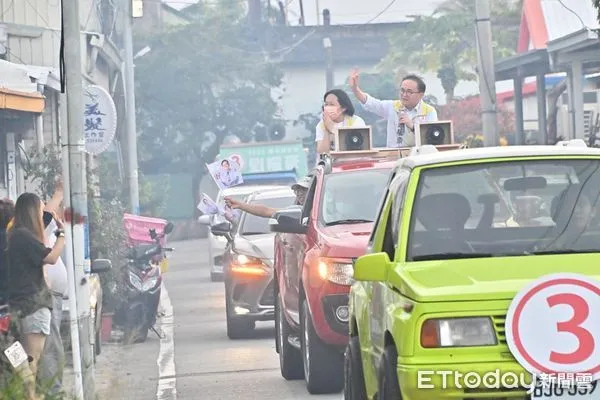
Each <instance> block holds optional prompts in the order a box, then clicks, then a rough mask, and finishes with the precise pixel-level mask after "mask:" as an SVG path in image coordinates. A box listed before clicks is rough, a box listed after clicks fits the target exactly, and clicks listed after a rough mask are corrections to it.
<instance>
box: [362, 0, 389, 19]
mask: <svg viewBox="0 0 600 400" xmlns="http://www.w3.org/2000/svg"><path fill="white" fill-rule="evenodd" d="M395 2H396V0H392V1H391V2H390V4H388V5H387V6H386V7H385V8H384V9H383V10H381V11H380V12H379V14H377V15H376V16H374V17H373V18H371V19H370V20H368V21H367V22H365V25H366V24H370V23H371V22H373V21H375V20H376V19H377V18H379V17H381V16H382V15H383V13H384V12H386V11H387V10H389V9H390V7H392V6H393V5H394V3H395Z"/></svg>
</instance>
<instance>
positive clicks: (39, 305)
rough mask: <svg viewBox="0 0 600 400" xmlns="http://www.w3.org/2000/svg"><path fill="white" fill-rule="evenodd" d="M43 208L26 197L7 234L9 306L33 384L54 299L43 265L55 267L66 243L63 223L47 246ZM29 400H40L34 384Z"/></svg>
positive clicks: (18, 205) (29, 195) (35, 199)
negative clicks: (18, 332) (27, 361)
mask: <svg viewBox="0 0 600 400" xmlns="http://www.w3.org/2000/svg"><path fill="white" fill-rule="evenodd" d="M43 214H44V204H43V203H42V201H41V200H40V198H39V197H38V196H36V195H35V194H33V193H23V194H22V195H21V196H19V198H18V199H17V202H16V204H15V216H14V224H13V226H12V227H11V229H10V230H9V232H8V254H7V255H8V265H9V268H8V278H9V281H10V286H9V306H10V307H11V312H14V313H15V314H14V315H16V316H17V320H18V322H19V328H20V334H21V335H22V338H23V342H24V343H23V344H24V346H25V350H26V351H27V353H28V354H29V356H31V357H32V358H33V361H31V363H30V365H29V366H30V368H31V372H32V373H33V382H35V377H36V374H37V367H38V363H39V361H40V358H41V355H42V352H43V350H44V344H45V341H46V336H48V335H49V334H50V319H51V311H50V310H51V309H52V295H51V294H50V290H49V289H48V285H47V284H46V280H45V279H44V272H43V266H44V264H55V263H56V261H57V260H58V257H59V256H60V254H61V252H62V250H63V247H64V244H65V241H64V231H63V230H62V223H61V222H60V221H56V222H57V226H58V229H57V230H56V232H55V235H56V237H57V240H56V243H55V244H54V247H53V248H52V249H50V248H47V247H46V246H45V245H44V242H45V238H44V220H43ZM27 386H28V387H27V395H28V399H29V400H34V399H38V397H37V395H36V394H35V383H34V384H33V385H32V384H29V385H27Z"/></svg>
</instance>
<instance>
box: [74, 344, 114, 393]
mask: <svg viewBox="0 0 600 400" xmlns="http://www.w3.org/2000/svg"><path fill="white" fill-rule="evenodd" d="M123 356H124V352H123V346H122V345H121V343H110V342H109V343H103V344H102V353H101V354H100V355H99V356H97V358H96V364H95V366H94V373H95V383H96V398H97V399H98V400H105V399H119V398H121V397H122V394H123V390H124V388H123V387H122V386H123V385H122V382H121V379H123V378H124V377H119V376H118V371H119V369H118V366H119V365H122V360H123ZM72 360H73V358H72V355H71V353H67V366H66V367H65V372H64V380H63V387H64V388H65V392H67V393H70V392H72V391H73V389H74V387H75V376H74V374H73V365H72ZM67 398H68V397H67Z"/></svg>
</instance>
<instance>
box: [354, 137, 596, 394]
mask: <svg viewBox="0 0 600 400" xmlns="http://www.w3.org/2000/svg"><path fill="white" fill-rule="evenodd" d="M415 152H416V153H417V154H411V155H410V156H408V157H406V158H403V159H401V160H399V161H398V163H397V164H396V166H395V168H394V169H393V172H392V173H391V175H390V179H389V182H388V186H387V190H386V192H385V194H384V195H383V197H382V200H381V204H380V208H379V211H378V216H377V219H376V221H375V224H374V227H373V231H372V233H371V238H370V241H369V245H368V250H367V253H366V254H365V255H364V256H362V257H360V258H358V259H357V260H355V264H354V279H355V281H356V282H355V283H354V284H353V286H352V289H351V293H350V302H349V308H350V323H349V327H350V341H349V344H348V347H347V350H346V355H345V388H344V395H345V399H346V400H362V399H377V400H391V399H394V400H398V399H403V400H431V399H436V400H440V399H454V400H468V399H534V398H536V399H537V398H540V399H541V398H547V399H550V398H552V399H562V398H565V399H567V398H568V399H575V398H577V399H588V398H590V399H591V398H592V397H586V396H582V397H568V396H566V397H560V396H558V397H544V394H543V393H542V394H540V393H537V394H536V393H528V388H529V385H530V383H531V378H532V374H531V373H528V372H527V371H526V370H525V369H524V368H523V367H522V366H521V365H520V364H519V363H518V362H517V361H516V358H515V357H514V356H513V354H512V352H511V350H510V349H509V346H508V344H507V335H506V334H505V319H506V315H507V312H508V309H509V306H510V304H511V301H512V300H513V299H514V298H515V296H516V294H517V293H519V291H520V290H521V289H522V288H523V287H524V286H525V285H527V284H528V283H530V282H532V281H534V280H536V279H538V278H540V277H542V276H545V275H549V274H554V273H559V272H560V273H563V272H566V273H572V274H580V275H585V276H588V277H591V278H598V277H599V276H600V268H598V265H600V223H599V220H600V213H599V212H597V210H598V205H599V203H598V198H599V197H600V149H594V148H588V147H586V146H585V144H584V143H583V141H577V140H575V141H570V142H567V143H560V144H559V145H556V146H510V147H492V148H478V149H461V150H453V151H444V152H438V151H437V150H436V149H435V147H433V146H423V147H420V148H416V149H415ZM567 339H569V340H570V339H571V338H567ZM489 373H496V374H500V375H501V376H507V375H509V376H511V377H516V378H519V377H524V378H523V379H518V380H516V381H514V382H508V384H507V382H504V380H503V384H500V385H495V386H493V385H489V384H484V383H481V384H478V385H477V387H474V386H473V385H468V384H464V382H463V381H462V379H464V376H465V375H467V374H476V375H477V376H480V377H481V376H485V375H486V374H489ZM507 381H508V380H507ZM596 390H597V393H596V394H594V395H593V396H600V385H598V388H597V389H596ZM594 398H595V397H594ZM597 398H599V399H600V397H597Z"/></svg>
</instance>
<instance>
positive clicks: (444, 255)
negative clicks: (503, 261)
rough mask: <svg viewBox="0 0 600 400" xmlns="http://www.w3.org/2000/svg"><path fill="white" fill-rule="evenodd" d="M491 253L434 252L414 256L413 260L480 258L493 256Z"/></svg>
mask: <svg viewBox="0 0 600 400" xmlns="http://www.w3.org/2000/svg"><path fill="white" fill-rule="evenodd" d="M495 256H496V255H495V254H492V253H436V254H424V255H422V256H414V257H413V258H412V259H413V261H428V260H451V259H454V258H456V259H460V258H482V257H495Z"/></svg>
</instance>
